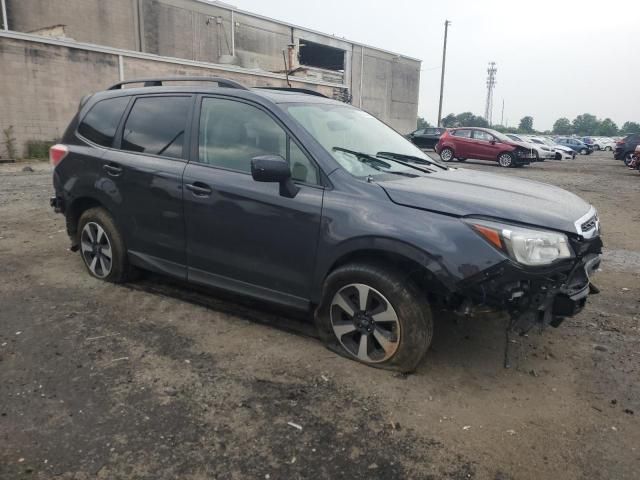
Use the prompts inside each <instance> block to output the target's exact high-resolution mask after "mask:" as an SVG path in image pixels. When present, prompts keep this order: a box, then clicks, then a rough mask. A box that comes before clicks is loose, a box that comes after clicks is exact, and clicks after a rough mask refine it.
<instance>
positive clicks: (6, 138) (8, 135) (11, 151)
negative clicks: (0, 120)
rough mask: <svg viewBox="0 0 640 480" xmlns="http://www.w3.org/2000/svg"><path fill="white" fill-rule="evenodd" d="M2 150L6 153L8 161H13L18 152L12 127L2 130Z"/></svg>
mask: <svg viewBox="0 0 640 480" xmlns="http://www.w3.org/2000/svg"><path fill="white" fill-rule="evenodd" d="M2 135H3V140H2V143H4V148H5V150H6V151H7V158H9V159H10V160H15V159H16V157H17V155H18V151H17V150H16V139H15V137H14V136H13V125H9V126H8V127H7V128H5V129H4V130H2Z"/></svg>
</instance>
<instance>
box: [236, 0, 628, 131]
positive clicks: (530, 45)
mask: <svg viewBox="0 0 640 480" xmlns="http://www.w3.org/2000/svg"><path fill="white" fill-rule="evenodd" d="M227 2H228V3H231V4H233V5H235V6H237V7H238V8H240V9H243V10H248V11H251V12H255V13H259V14H262V15H266V16H269V17H273V18H277V19H279V20H283V21H287V22H290V23H294V24H297V25H300V26H303V27H308V28H312V29H315V30H320V31H322V32H325V33H329V34H334V35H336V36H339V37H345V38H347V39H349V40H354V41H358V42H362V43H366V44H369V45H371V46H374V47H380V48H384V49H387V50H391V51H394V52H396V53H400V54H405V55H408V56H412V57H416V58H419V59H421V60H422V72H421V82H420V104H419V108H418V114H419V115H420V116H423V117H425V118H426V119H427V120H428V121H429V122H430V123H432V124H433V123H435V121H436V118H437V115H438V91H439V88H440V63H441V59H442V37H443V30H444V25H443V24H444V21H445V19H449V20H451V21H452V25H451V26H450V27H449V41H448V46H447V66H446V77H445V93H444V105H443V116H444V115H446V114H448V113H451V112H453V113H460V112H463V111H471V112H473V113H475V114H476V115H483V114H484V102H485V97H486V86H485V82H486V76H487V74H486V69H487V63H488V62H489V61H495V62H496V64H497V65H496V66H497V68H498V73H497V76H496V79H497V85H496V88H495V91H494V111H493V119H494V123H498V122H500V116H501V108H502V100H503V99H504V102H505V109H504V121H505V123H507V122H508V124H509V125H510V126H513V125H515V126H517V124H518V121H519V120H520V118H521V117H523V116H525V115H531V116H533V118H534V128H536V129H538V130H544V129H550V128H551V126H552V125H553V122H554V121H555V120H556V119H557V118H558V117H561V116H566V117H569V119H573V118H574V117H575V116H576V115H579V114H581V113H585V112H586V113H592V114H594V115H596V116H597V117H599V118H606V117H610V118H611V119H613V120H614V121H615V122H616V123H617V124H618V126H621V125H622V123H624V122H625V121H629V120H630V121H640V0H626V1H625V0H607V1H597V2H596V1H592V0H581V1H580V0H554V1H551V0H536V1H527V2H525V1H519V0H511V1H509V0H486V1H484V0H459V1H455V0H454V1H449V0H446V1H443V0H440V1H437V2H435V1H431V0H377V1H364V0H322V1H315V2H309V1H299V2H292V1H291V0H227Z"/></svg>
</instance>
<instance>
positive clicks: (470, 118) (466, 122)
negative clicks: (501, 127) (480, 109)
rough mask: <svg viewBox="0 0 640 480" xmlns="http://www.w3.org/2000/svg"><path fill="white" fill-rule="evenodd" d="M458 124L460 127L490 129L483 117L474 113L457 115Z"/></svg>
mask: <svg viewBox="0 0 640 480" xmlns="http://www.w3.org/2000/svg"><path fill="white" fill-rule="evenodd" d="M456 122H457V124H458V125H459V126H460V127H488V126H489V123H488V122H487V121H486V120H485V119H484V118H483V117H481V116H479V115H474V114H473V113H472V112H462V113H460V114H458V115H456Z"/></svg>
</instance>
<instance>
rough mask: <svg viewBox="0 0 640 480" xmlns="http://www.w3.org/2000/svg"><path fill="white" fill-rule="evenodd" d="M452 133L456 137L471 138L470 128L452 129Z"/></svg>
mask: <svg viewBox="0 0 640 480" xmlns="http://www.w3.org/2000/svg"><path fill="white" fill-rule="evenodd" d="M452 135H454V136H456V137H465V138H471V130H454V131H453V134H452Z"/></svg>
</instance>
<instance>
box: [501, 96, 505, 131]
mask: <svg viewBox="0 0 640 480" xmlns="http://www.w3.org/2000/svg"><path fill="white" fill-rule="evenodd" d="M500 125H502V126H504V98H503V99H502V113H501V114H500Z"/></svg>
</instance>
